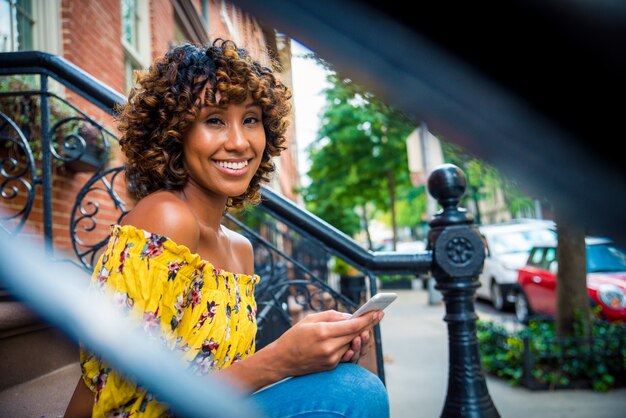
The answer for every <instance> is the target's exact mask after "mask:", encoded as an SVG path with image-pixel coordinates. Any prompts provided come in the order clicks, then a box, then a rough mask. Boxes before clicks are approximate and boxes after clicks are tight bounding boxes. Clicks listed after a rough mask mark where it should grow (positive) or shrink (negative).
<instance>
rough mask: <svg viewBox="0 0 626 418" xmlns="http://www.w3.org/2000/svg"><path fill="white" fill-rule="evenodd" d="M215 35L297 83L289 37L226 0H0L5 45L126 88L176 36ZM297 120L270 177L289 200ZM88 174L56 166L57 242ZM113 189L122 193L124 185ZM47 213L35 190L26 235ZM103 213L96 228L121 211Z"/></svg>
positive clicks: (63, 92)
mask: <svg viewBox="0 0 626 418" xmlns="http://www.w3.org/2000/svg"><path fill="white" fill-rule="evenodd" d="M218 37H221V38H226V39H232V40H234V41H235V42H236V43H237V44H238V45H240V46H244V47H246V48H247V49H248V50H249V51H250V53H251V54H252V55H253V56H254V57H256V58H257V59H259V60H261V61H262V62H263V63H264V64H266V65H268V66H272V67H273V68H274V69H275V70H276V72H277V73H278V75H279V77H280V78H281V79H282V80H283V82H284V83H285V84H287V85H288V86H291V85H292V83H291V64H290V63H291V51H290V40H289V39H288V38H285V37H284V36H283V35H281V34H279V33H276V32H275V31H274V30H273V29H271V28H265V27H262V26H261V25H260V24H259V22H258V21H257V20H256V19H255V18H254V17H253V16H251V15H249V14H247V13H245V12H244V11H242V10H241V9H239V8H237V7H235V6H234V5H232V4H230V3H227V2H225V1H223V0H0V52H6V51H18V50H39V51H44V52H48V53H51V54H54V55H58V56H61V57H63V58H65V59H67V60H68V61H70V62H72V63H74V64H76V65H77V66H78V67H80V68H81V69H83V70H85V71H86V72H88V73H89V74H91V75H93V76H94V77H95V78H97V79H98V80H101V81H102V82H104V83H105V84H107V85H109V86H110V87H111V88H113V89H114V90H116V91H118V92H120V93H122V94H124V93H126V92H127V91H128V89H129V86H130V85H131V84H132V80H133V70H135V69H139V68H145V67H146V66H148V65H149V63H150V62H151V60H152V59H153V58H154V57H156V56H159V55H161V54H163V53H164V52H165V51H166V50H167V48H168V47H169V46H170V45H171V44H178V43H181V42H185V41H190V42H193V43H207V42H210V41H212V40H213V39H215V38H218ZM51 88H52V89H53V90H54V91H57V92H58V94H59V95H60V96H61V97H64V98H65V99H66V100H67V101H69V102H71V103H72V104H75V105H76V106H77V107H78V108H79V109H82V110H83V111H85V112H86V113H87V114H88V115H89V116H90V117H92V118H93V119H94V120H96V121H98V122H99V123H101V124H102V125H104V126H106V127H108V128H109V129H110V130H111V131H112V132H115V128H114V123H113V120H112V118H111V117H110V116H109V115H108V114H106V113H105V112H104V111H102V110H100V109H98V108H96V107H95V106H93V105H91V104H90V103H89V102H88V101H86V100H85V99H83V98H82V97H80V96H78V95H77V94H76V93H74V92H72V91H69V90H67V89H64V88H62V87H60V86H54V85H52V86H51ZM294 122H295V118H293V117H292V123H291V124H290V128H289V131H288V135H287V139H288V149H287V151H285V152H284V153H283V154H282V155H281V157H280V159H279V160H278V161H276V163H277V167H278V172H277V173H275V175H274V179H273V184H272V185H271V187H272V188H273V189H275V190H277V191H279V192H280V193H282V194H283V195H285V196H286V197H288V198H290V199H292V200H296V198H297V196H296V193H295V190H296V188H297V186H298V173H297V169H296V161H297V158H296V144H295V129H294ZM31 139H32V138H29V140H31ZM112 154H113V156H114V157H113V158H112V159H111V160H110V161H109V164H110V165H112V166H114V165H120V164H119V163H120V159H119V157H118V155H119V154H118V152H117V150H116V147H115V146H113V148H112ZM91 175H92V173H88V172H87V173H83V172H74V171H72V170H67V169H59V170H55V174H54V178H53V212H54V215H53V236H54V242H55V247H56V248H58V249H62V250H64V249H69V247H70V238H69V221H68V213H69V212H71V211H72V207H73V204H74V199H75V196H76V193H77V192H78V190H79V189H80V188H81V187H82V186H83V184H84V183H85V182H86V181H87V179H88V178H89V177H90V176H91ZM0 180H2V179H0ZM115 190H116V192H118V193H120V194H121V195H122V196H124V189H123V186H122V187H120V186H117V187H116V189H115ZM96 200H97V198H96ZM23 204H24V197H21V198H20V197H18V198H16V199H5V198H0V207H1V208H4V210H8V211H12V212H16V211H19V210H20V208H21V207H23ZM42 213H43V209H42V205H41V197H40V195H38V197H37V198H36V199H35V202H34V204H33V207H32V209H31V211H30V214H29V217H28V222H27V227H26V229H25V231H24V232H25V233H26V231H27V230H28V231H35V232H34V234H31V233H30V232H28V233H26V235H28V234H31V235H34V236H36V235H38V234H39V233H41V230H42V219H43V216H42ZM98 216H99V225H98V228H103V227H104V226H105V225H108V224H110V223H114V222H115V221H116V220H117V214H115V213H113V212H111V213H107V209H104V208H102V209H101V210H100V213H99V214H98ZM13 223H15V222H13ZM8 224H11V222H8ZM9 229H10V227H9Z"/></svg>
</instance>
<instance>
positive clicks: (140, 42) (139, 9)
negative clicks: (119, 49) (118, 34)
mask: <svg viewBox="0 0 626 418" xmlns="http://www.w3.org/2000/svg"><path fill="white" fill-rule="evenodd" d="M121 6H122V45H123V47H124V73H125V80H126V90H127V91H128V90H130V88H131V87H132V85H133V84H134V77H133V74H134V71H135V70H139V69H143V68H146V67H147V66H148V65H149V61H150V24H149V23H150V22H149V8H148V0H121Z"/></svg>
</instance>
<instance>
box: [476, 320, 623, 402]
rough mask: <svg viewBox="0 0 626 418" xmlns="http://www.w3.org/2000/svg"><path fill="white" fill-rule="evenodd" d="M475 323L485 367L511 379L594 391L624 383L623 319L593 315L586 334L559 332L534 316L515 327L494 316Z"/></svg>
mask: <svg viewBox="0 0 626 418" xmlns="http://www.w3.org/2000/svg"><path fill="white" fill-rule="evenodd" d="M477 327H478V328H477V331H478V333H477V334H478V342H479V346H480V353H481V360H482V365H483V368H484V370H485V371H487V372H489V373H492V374H495V375H496V376H498V377H502V378H504V379H505V380H507V381H509V382H511V383H513V384H523V385H525V386H527V387H530V388H533V389H538V388H568V387H592V388H593V389H594V390H598V391H607V390H609V389H611V388H613V387H617V386H622V385H624V384H626V326H625V325H624V324H622V323H607V322H603V321H599V320H596V321H594V322H593V323H592V325H591V328H590V330H589V333H588V335H587V336H585V337H557V336H556V332H555V331H556V330H555V325H554V322H552V321H548V320H532V321H530V323H529V326H528V327H527V328H525V329H523V330H520V331H515V332H509V331H507V330H506V329H505V328H504V327H503V326H502V325H500V324H498V323H495V322H492V321H478V324H477Z"/></svg>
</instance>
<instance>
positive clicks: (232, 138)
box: [224, 124, 249, 151]
mask: <svg viewBox="0 0 626 418" xmlns="http://www.w3.org/2000/svg"><path fill="white" fill-rule="evenodd" d="M248 146H249V143H248V139H247V138H246V134H245V132H244V129H243V127H242V126H239V125H237V124H233V125H231V127H230V129H229V130H228V138H227V139H226V143H225V144H224V148H225V149H226V150H228V151H245V150H246V149H247V148H248Z"/></svg>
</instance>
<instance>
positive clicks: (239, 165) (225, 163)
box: [217, 161, 248, 170]
mask: <svg viewBox="0 0 626 418" xmlns="http://www.w3.org/2000/svg"><path fill="white" fill-rule="evenodd" d="M217 165H219V166H220V167H224V168H230V169H231V170H241V169H242V168H244V167H245V166H247V165H248V161H239V162H230V161H217Z"/></svg>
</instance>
